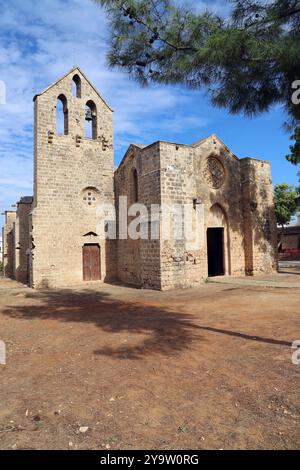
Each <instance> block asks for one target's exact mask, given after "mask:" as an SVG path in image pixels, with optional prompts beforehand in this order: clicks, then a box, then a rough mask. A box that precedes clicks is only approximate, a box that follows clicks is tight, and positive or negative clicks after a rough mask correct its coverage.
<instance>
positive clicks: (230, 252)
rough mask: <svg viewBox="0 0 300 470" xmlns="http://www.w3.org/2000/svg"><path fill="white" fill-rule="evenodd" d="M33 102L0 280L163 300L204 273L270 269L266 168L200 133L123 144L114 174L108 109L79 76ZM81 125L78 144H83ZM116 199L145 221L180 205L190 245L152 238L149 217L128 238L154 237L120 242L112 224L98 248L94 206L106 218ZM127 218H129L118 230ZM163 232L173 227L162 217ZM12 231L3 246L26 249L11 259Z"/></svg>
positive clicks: (272, 232) (272, 245) (158, 231)
mask: <svg viewBox="0 0 300 470" xmlns="http://www.w3.org/2000/svg"><path fill="white" fill-rule="evenodd" d="M72 85H73V88H74V86H75V93H74V92H73V93H72ZM58 102H60V103H61V105H62V107H63V120H64V123H63V127H64V130H63V133H62V134H59V133H58V131H57V129H56V127H57V124H56V112H57V108H56V106H57V103H58ZM34 103H35V163H34V197H33V202H30V206H29V205H28V203H27V205H26V204H24V200H23V203H22V201H20V203H19V205H18V211H17V222H16V220H14V217H16V215H13V214H14V213H11V212H9V213H7V222H6V225H5V227H4V233H3V240H4V241H5V240H6V242H5V243H6V249H5V250H6V253H7V257H6V268H5V269H6V271H5V272H6V275H7V276H15V277H16V278H17V279H19V280H20V281H22V282H26V281H27V280H28V277H29V284H30V285H31V286H32V287H60V286H68V285H73V284H81V283H82V282H84V279H88V280H89V279H94V280H96V279H97V280H98V281H100V282H103V281H109V280H112V279H118V280H120V281H122V282H124V283H128V284H133V285H136V286H139V287H144V288H153V289H161V290H163V289H173V288H184V287H190V286H195V285H197V284H199V283H201V282H202V281H203V280H204V279H206V278H207V276H208V275H212V274H211V273H212V272H213V273H215V274H227V275H232V276H238V275H245V274H248V275H253V274H258V273H266V272H272V271H273V270H276V268H277V254H276V247H277V235H276V221H275V213H274V204H273V187H272V182H271V176H270V165H269V162H266V161H260V160H255V159H251V158H245V159H241V160H239V159H238V158H237V157H236V156H235V155H234V154H233V153H232V152H231V151H230V150H229V149H228V148H227V147H226V146H225V145H224V144H223V142H221V141H220V140H219V139H218V137H217V136H215V135H212V136H210V137H208V138H207V139H203V140H201V141H199V142H196V143H195V144H193V145H181V144H175V143H169V142H161V141H158V142H155V143H153V144H151V145H149V146H142V145H131V146H130V147H129V149H128V151H127V152H126V154H125V156H124V158H123V160H122V162H121V163H120V165H119V167H118V169H117V170H116V171H115V172H114V166H113V125H112V110H111V109H110V107H109V106H108V105H107V103H106V102H105V101H104V99H103V98H102V97H101V96H100V95H99V93H98V92H97V91H96V90H95V89H94V87H93V86H92V85H91V83H90V82H89V81H88V79H87V78H86V77H85V75H84V74H83V73H82V72H81V70H80V69H78V68H75V69H73V70H72V71H71V72H70V73H68V74H67V75H66V76H64V77H63V78H62V79H60V80H58V81H57V82H56V83H55V84H53V85H52V86H50V87H49V88H47V89H46V90H45V91H44V92H42V93H41V94H39V95H37V96H36V97H35V99H34ZM87 120H88V122H90V124H91V127H92V130H91V135H90V136H85V123H86V122H87ZM120 196H127V203H128V207H131V206H132V204H135V203H139V204H143V205H144V206H145V207H146V208H147V209H148V211H149V212H150V209H151V207H162V206H174V205H190V206H192V208H193V209H194V210H195V212H193V211H192V212H191V217H192V219H191V220H192V225H191V226H192V227H194V229H195V233H196V232H197V231H196V228H198V229H199V230H198V232H199V233H200V234H201V240H202V243H201V244H200V245H199V246H198V245H193V244H191V243H190V242H189V241H187V240H185V239H174V238H173V237H169V238H167V239H165V238H164V237H163V236H162V229H163V227H164V225H165V223H166V222H167V221H166V214H165V213H164V211H162V210H161V209H159V212H158V213H157V218H156V220H155V221H154V222H153V221H152V223H149V220H148V219H145V218H144V219H142V220H141V222H140V230H141V231H143V232H145V231H146V232H148V233H149V235H150V232H151V231H152V234H153V233H155V236H154V237H152V238H151V237H149V238H148V239H142V238H137V239H130V238H128V237H127V236H126V235H127V233H126V234H124V229H123V227H121V226H120V225H118V226H117V240H112V241H105V240H103V237H100V236H99V226H100V225H101V224H104V223H105V220H106V219H105V217H104V215H99V213H97V207H98V206H99V205H100V204H101V203H104V204H105V203H107V204H111V205H112V206H115V207H116V211H117V216H118V215H119V213H120V211H121V210H122V207H120V205H122V202H120V199H119V198H120ZM28 201H29V200H27V202H28ZM25 206H26V208H25ZM198 206H199V207H200V206H201V210H202V212H201V214H202V217H201V220H200V222H199V221H198V219H197V216H196V213H197V210H196V209H197V207H198ZM28 207H30V210H31V212H30V216H29V217H27V214H28V213H29V211H28ZM131 210H132V209H130V211H131ZM25 214H26V215H25ZM101 217H102V219H101ZM25 219H26V220H27V222H24V220H25ZM117 219H118V218H117ZM135 220H136V218H135V211H134V210H133V211H132V212H129V213H128V216H127V222H128V223H129V224H130V223H132V224H134V223H135ZM15 222H16V224H15V225H14V223H15ZM198 223H199V224H200V226H198V225H197V224H198ZM26 224H27V225H26ZM171 224H173V225H175V224H176V220H175V219H174V217H173V218H171ZM20 226H22V228H20ZM15 227H17V232H18V233H19V235H18V238H17V239H16V240H15V241H13V242H12V243H13V246H15V248H16V243H17V244H20V246H21V245H22V247H25V246H26V244H27V251H26V249H23V251H21V250H20V251H19V253H18V255H16V253H15V251H16V250H15V251H14V249H11V248H9V247H8V245H9V243H10V242H9V240H10V238H9V233H10V231H12V233H15V231H16V229H15ZM24 231H25V232H26V233H27V238H26V236H24ZM14 237H15V235H14ZM21 239H22V240H21ZM5 243H4V244H5ZM214 243H215V244H216V245H215V246H216V253H217V252H218V254H217V255H216V256H214V253H213V251H214ZM89 246H93V247H94V248H95V247H98V248H97V250H98V251H97V250H95V249H92V250H90V251H92V252H93V253H96V258H97V257H99V258H100V260H99V264H100V265H99V266H97V262H96V264H95V260H92V262H91V263H90V261H91V259H90V258H89V256H92V255H91V253H90V251H89V250H88V249H85V248H87V247H89ZM5 250H4V251H5ZM28 250H29V251H28ZM29 252H30V256H28V253H29ZM9 253H10V255H9ZM97 253H99V254H97ZM211 253H213V254H211ZM93 256H94V255H93ZM214 258H216V259H214ZM11 259H13V260H14V261H11ZM9 260H10V261H9ZM18 260H19V261H18ZM20 260H22V261H20ZM96 261H97V260H96ZM28 262H29V266H26V265H28ZM89 263H90V264H91V266H92V267H91V270H92V271H93V272H92V273H89V271H88V270H89ZM14 266H15V267H14ZM18 266H19V267H18ZM20 266H21V267H20ZM95 273H96V274H95ZM89 274H91V277H89Z"/></svg>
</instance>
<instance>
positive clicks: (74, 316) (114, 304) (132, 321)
mask: <svg viewBox="0 0 300 470" xmlns="http://www.w3.org/2000/svg"><path fill="white" fill-rule="evenodd" d="M25 297H26V299H32V300H39V301H42V304H31V305H21V306H19V305H15V306H14V305H12V306H10V307H8V308H6V310H4V312H3V313H4V314H5V315H7V316H10V317H12V318H22V319H24V318H25V319H27V320H31V319H33V318H39V319H41V320H47V319H51V320H57V321H59V322H75V323H76V322H80V323H90V324H93V325H95V326H97V327H98V328H100V329H101V330H102V331H104V332H106V333H108V334H109V333H120V332H124V333H128V335H135V334H140V335H143V338H142V339H141V341H140V342H139V343H138V344H135V345H134V344H131V345H130V343H129V342H128V343H126V344H124V345H122V346H121V347H117V348H113V347H103V348H101V349H98V350H96V351H94V354H96V355H104V356H109V357H112V358H115V359H141V358H142V357H143V356H147V355H154V354H161V355H167V356H168V355H169V356H173V355H176V354H178V353H180V352H181V351H183V350H188V349H190V348H191V346H192V343H193V342H195V341H197V342H199V341H202V342H203V341H205V340H206V338H205V337H203V336H201V332H207V331H208V332H212V333H218V334H222V335H227V336H231V337H237V338H240V339H244V340H250V341H257V342H262V343H267V344H273V345H278V346H290V344H291V343H290V342H289V341H284V340H277V339H273V338H265V337H260V336H256V335H249V334H245V333H242V332H236V331H231V330H225V329H220V328H216V327H212V326H209V325H201V324H198V323H197V317H195V316H194V315H192V314H189V313H186V312H184V311H178V309H176V310H174V309H171V308H161V307H156V306H153V305H149V304H143V303H142V302H133V301H129V300H128V301H124V300H118V299H116V298H115V297H114V296H113V295H111V294H110V293H108V292H102V291H95V290H89V289H85V290H77V291H75V290H73V289H61V290H44V291H39V292H36V291H35V292H32V291H30V292H26V295H25ZM212 320H213V319H212ZM137 339H138V338H137ZM112 341H113V340H112Z"/></svg>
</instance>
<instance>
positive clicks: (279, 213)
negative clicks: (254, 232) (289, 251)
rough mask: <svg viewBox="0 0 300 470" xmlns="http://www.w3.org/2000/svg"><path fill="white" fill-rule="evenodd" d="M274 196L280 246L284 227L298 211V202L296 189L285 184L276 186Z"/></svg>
mask: <svg viewBox="0 0 300 470" xmlns="http://www.w3.org/2000/svg"><path fill="white" fill-rule="evenodd" d="M274 195H275V197H274V200H275V213H276V219H277V223H278V225H280V226H281V239H280V242H279V244H280V243H281V242H282V237H283V234H284V226H285V225H286V224H288V223H289V222H290V221H291V218H292V217H293V216H294V215H295V214H296V212H297V211H298V210H299V209H300V200H299V192H298V191H297V189H295V188H294V187H293V186H289V185H288V184H286V183H282V184H277V185H276V186H275V193H274Z"/></svg>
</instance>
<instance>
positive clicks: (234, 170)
mask: <svg viewBox="0 0 300 470" xmlns="http://www.w3.org/2000/svg"><path fill="white" fill-rule="evenodd" d="M134 170H136V171H137V175H138V201H139V202H140V203H142V204H146V205H149V204H160V205H169V206H170V205H174V204H179V205H185V204H186V205H189V204H191V203H192V201H194V203H195V204H202V205H203V207H204V214H203V215H204V217H202V220H201V224H202V226H201V229H200V231H201V232H202V234H203V241H204V243H202V246H201V248H200V249H196V250H193V249H192V250H191V249H189V248H188V245H189V244H188V242H187V241H186V240H184V239H183V240H174V239H172V238H170V239H168V240H163V239H162V237H161V238H160V239H159V240H152V241H150V240H149V241H148V240H136V241H135V240H124V241H119V242H118V259H119V262H118V276H119V278H120V279H121V280H122V281H124V282H128V283H134V284H136V285H139V286H141V287H152V288H159V289H172V288H180V287H191V286H195V285H197V284H199V283H200V282H202V281H203V280H204V279H206V278H207V277H208V274H209V273H208V252H207V240H206V239H205V234H206V233H207V229H209V228H223V230H224V241H223V243H224V274H227V275H231V276H240V275H245V274H248V275H254V274H259V273H269V272H272V271H274V270H276V269H277V256H276V220H275V213H274V204H273V187H272V183H271V175H270V165H269V162H266V161H260V160H254V159H250V158H246V159H242V160H239V159H238V158H237V157H236V156H235V155H233V154H232V152H230V150H229V149H228V148H227V147H226V146H225V145H224V144H223V143H222V142H221V141H220V140H219V139H218V138H217V137H216V136H215V135H212V136H211V137H209V138H207V139H204V140H201V141H200V142H197V143H196V144H194V145H179V144H173V143H169V142H156V143H155V144H152V145H150V146H148V147H144V148H142V147H139V146H134V145H133V146H131V147H130V148H129V150H128V152H127V154H126V156H125V158H124V159H123V161H122V162H121V164H120V166H119V168H118V170H117V171H116V173H115V180H116V185H115V186H116V189H117V190H116V195H117V196H119V195H127V196H128V199H129V200H130V194H131V191H132V190H131V188H132V175H133V171H134ZM160 222H161V225H163V223H164V220H163V216H162V217H161V219H160ZM137 267H138V269H137Z"/></svg>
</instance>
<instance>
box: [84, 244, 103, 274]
mask: <svg viewBox="0 0 300 470" xmlns="http://www.w3.org/2000/svg"><path fill="white" fill-rule="evenodd" d="M82 256H83V280H84V281H98V280H100V279H101V269H100V246H99V245H92V244H89V245H84V246H83V250H82Z"/></svg>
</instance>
